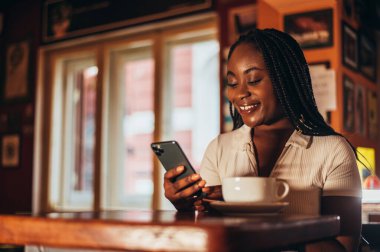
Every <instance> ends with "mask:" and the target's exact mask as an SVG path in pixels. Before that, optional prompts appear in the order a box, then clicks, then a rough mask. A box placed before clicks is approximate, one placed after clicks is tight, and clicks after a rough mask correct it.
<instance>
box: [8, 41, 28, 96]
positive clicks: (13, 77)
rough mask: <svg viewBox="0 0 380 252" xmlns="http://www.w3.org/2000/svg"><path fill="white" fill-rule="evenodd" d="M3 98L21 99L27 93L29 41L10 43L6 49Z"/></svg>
mask: <svg viewBox="0 0 380 252" xmlns="http://www.w3.org/2000/svg"><path fill="white" fill-rule="evenodd" d="M5 68H6V70H5V85H4V90H3V99H4V101H5V102H8V101H12V100H22V99H25V98H27V97H28V95H29V83H28V80H29V78H28V77H29V72H30V71H29V41H21V42H15V43H11V44H10V45H8V46H7V49H6V67H5Z"/></svg>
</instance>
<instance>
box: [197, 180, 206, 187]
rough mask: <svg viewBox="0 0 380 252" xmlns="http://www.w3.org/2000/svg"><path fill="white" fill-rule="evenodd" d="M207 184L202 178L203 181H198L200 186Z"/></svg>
mask: <svg viewBox="0 0 380 252" xmlns="http://www.w3.org/2000/svg"><path fill="white" fill-rule="evenodd" d="M205 184H206V181H204V180H202V181H201V182H199V183H198V185H199V186H204V185H205Z"/></svg>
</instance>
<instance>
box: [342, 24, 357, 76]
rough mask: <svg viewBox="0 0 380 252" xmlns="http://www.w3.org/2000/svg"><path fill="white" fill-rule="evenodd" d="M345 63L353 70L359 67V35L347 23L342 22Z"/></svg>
mask: <svg viewBox="0 0 380 252" xmlns="http://www.w3.org/2000/svg"><path fill="white" fill-rule="evenodd" d="M342 43H343V45H342V57H343V64H344V65H345V66H347V67H349V68H351V69H353V70H357V69H358V63H359V56H358V35H357V33H356V31H355V30H354V29H353V28H352V27H351V26H349V25H348V24H347V23H344V22H343V23H342Z"/></svg>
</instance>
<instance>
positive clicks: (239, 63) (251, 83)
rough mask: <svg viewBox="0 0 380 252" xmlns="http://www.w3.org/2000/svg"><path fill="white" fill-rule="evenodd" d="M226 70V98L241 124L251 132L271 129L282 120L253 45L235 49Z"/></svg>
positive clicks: (245, 44)
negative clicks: (259, 127) (252, 129)
mask: <svg viewBox="0 0 380 252" xmlns="http://www.w3.org/2000/svg"><path fill="white" fill-rule="evenodd" d="M227 70H228V73H227V82H228V84H227V97H228V99H229V100H230V102H231V103H232V104H233V106H234V107H235V108H236V109H237V111H238V112H239V114H240V115H241V117H242V119H243V122H244V124H246V125H247V126H249V127H251V128H253V127H257V126H260V125H272V124H275V123H276V122H278V121H280V120H281V119H284V118H285V115H284V112H283V110H282V108H281V105H280V104H279V102H278V99H277V98H276V96H275V94H274V90H273V86H272V82H271V80H270V78H269V73H268V71H267V67H266V65H265V63H264V59H263V56H262V55H261V53H260V52H259V51H258V50H257V49H256V48H255V47H254V46H253V45H251V44H248V43H242V44H240V45H238V46H237V47H236V48H235V50H234V51H233V53H232V55H231V57H230V59H229V61H228V65H227Z"/></svg>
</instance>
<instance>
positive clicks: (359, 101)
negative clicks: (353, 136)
mask: <svg viewBox="0 0 380 252" xmlns="http://www.w3.org/2000/svg"><path fill="white" fill-rule="evenodd" d="M355 132H356V133H358V134H359V135H361V136H366V132H367V96H366V91H365V88H364V87H363V86H362V85H359V84H357V85H355Z"/></svg>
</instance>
